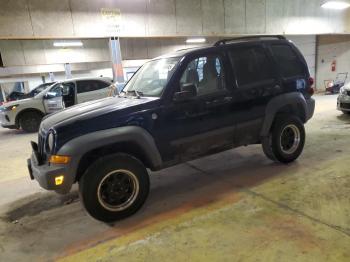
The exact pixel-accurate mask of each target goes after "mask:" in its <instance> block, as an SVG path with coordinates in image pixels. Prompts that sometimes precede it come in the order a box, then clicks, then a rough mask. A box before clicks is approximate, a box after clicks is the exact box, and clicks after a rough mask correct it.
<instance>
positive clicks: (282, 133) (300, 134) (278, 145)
mask: <svg viewBox="0 0 350 262" xmlns="http://www.w3.org/2000/svg"><path fill="white" fill-rule="evenodd" d="M304 144H305V129H304V125H303V123H302V122H301V120H300V119H299V118H298V117H296V116H284V117H278V118H277V119H276V120H275V122H274V124H273V126H272V129H271V131H270V134H269V135H268V136H267V137H265V138H264V139H263V141H262V147H263V151H264V153H265V155H266V156H267V157H268V158H270V159H271V160H273V161H279V162H282V163H290V162H293V161H294V160H296V159H297V158H298V157H299V156H300V154H301V152H302V151H303V148H304Z"/></svg>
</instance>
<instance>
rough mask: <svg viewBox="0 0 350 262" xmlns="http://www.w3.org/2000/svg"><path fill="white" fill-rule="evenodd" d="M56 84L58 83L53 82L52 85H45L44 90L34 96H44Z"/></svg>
mask: <svg viewBox="0 0 350 262" xmlns="http://www.w3.org/2000/svg"><path fill="white" fill-rule="evenodd" d="M54 85H57V83H52V84H51V85H50V86H47V87H45V89H44V90H42V91H41V92H40V93H38V94H36V95H35V96H34V97H37V98H39V97H42V96H44V95H45V94H46V93H47V92H48V91H49V90H50V89H51V87H52V86H54Z"/></svg>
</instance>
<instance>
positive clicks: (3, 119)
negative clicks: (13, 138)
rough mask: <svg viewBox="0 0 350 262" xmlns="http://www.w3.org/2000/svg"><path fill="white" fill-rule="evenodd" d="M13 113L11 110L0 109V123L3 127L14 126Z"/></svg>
mask: <svg viewBox="0 0 350 262" xmlns="http://www.w3.org/2000/svg"><path fill="white" fill-rule="evenodd" d="M15 118H16V117H15V114H14V113H13V112H12V111H4V110H0V123H1V126H2V127H5V128H15V127H16V123H15Z"/></svg>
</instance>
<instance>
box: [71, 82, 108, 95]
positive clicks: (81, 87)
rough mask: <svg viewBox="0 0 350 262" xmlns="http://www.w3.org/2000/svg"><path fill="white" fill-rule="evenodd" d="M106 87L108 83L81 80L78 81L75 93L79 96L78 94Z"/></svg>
mask: <svg viewBox="0 0 350 262" xmlns="http://www.w3.org/2000/svg"><path fill="white" fill-rule="evenodd" d="M108 86H109V84H108V83H105V82H102V81H98V80H82V81H78V86H77V93H78V94H80V93H86V92H92V91H96V90H99V89H103V88H106V87H108Z"/></svg>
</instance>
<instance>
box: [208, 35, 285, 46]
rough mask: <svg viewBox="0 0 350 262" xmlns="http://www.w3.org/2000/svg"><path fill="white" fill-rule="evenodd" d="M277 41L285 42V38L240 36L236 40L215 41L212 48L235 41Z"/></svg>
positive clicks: (277, 36)
mask: <svg viewBox="0 0 350 262" xmlns="http://www.w3.org/2000/svg"><path fill="white" fill-rule="evenodd" d="M269 38H273V39H278V40H286V38H285V37H284V36H283V35H262V36H256V35H254V36H242V37H236V38H227V39H222V40H219V41H217V42H216V43H215V44H214V46H219V45H225V44H227V43H229V42H236V41H242V40H263V39H269Z"/></svg>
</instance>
